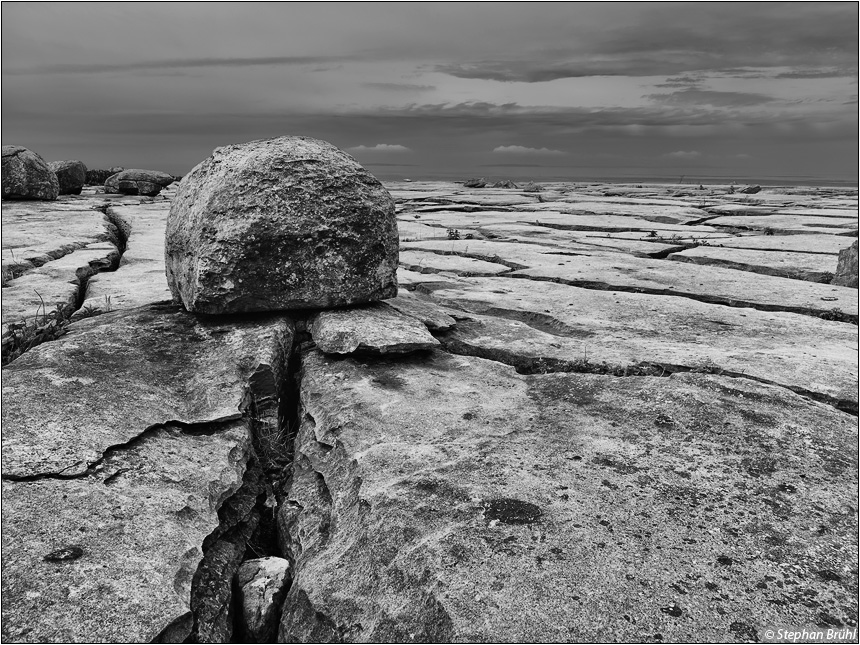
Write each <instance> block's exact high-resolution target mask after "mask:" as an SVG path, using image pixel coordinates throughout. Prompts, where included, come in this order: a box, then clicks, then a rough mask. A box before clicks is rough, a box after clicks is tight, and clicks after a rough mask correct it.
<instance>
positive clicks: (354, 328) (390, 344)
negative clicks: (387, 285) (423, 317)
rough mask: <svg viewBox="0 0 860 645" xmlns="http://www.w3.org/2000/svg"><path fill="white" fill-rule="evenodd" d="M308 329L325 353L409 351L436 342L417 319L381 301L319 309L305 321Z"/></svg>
mask: <svg viewBox="0 0 860 645" xmlns="http://www.w3.org/2000/svg"><path fill="white" fill-rule="evenodd" d="M308 329H309V330H310V332H311V336H312V337H313V339H314V342H315V343H316V344H317V347H319V348H320V350H321V351H323V352H325V353H326V354H352V353H353V352H357V351H358V352H369V353H373V354H409V353H411V352H417V351H423V350H428V349H433V348H434V347H438V345H439V341H437V340H436V339H435V338H433V336H431V335H430V333H429V332H428V331H427V328H426V327H425V325H424V324H423V323H422V322H421V321H420V320H418V319H415V318H413V317H412V316H408V315H405V314H402V313H400V311H398V310H397V309H394V308H393V307H389V306H388V305H387V304H386V303H384V302H380V303H373V304H370V305H365V306H362V307H355V308H352V309H332V310H328V311H320V312H319V313H316V314H314V315H313V316H312V317H311V319H310V320H309V321H308Z"/></svg>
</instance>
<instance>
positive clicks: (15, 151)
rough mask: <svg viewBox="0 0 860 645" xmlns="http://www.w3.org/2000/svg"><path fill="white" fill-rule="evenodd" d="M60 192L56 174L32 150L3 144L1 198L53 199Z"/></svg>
mask: <svg viewBox="0 0 860 645" xmlns="http://www.w3.org/2000/svg"><path fill="white" fill-rule="evenodd" d="M59 194H60V185H59V183H58V182H57V176H56V175H55V174H54V173H53V171H51V169H50V168H49V167H48V164H46V163H45V160H44V159H42V157H40V156H39V155H37V154H36V153H35V152H33V151H32V150H27V148H25V147H23V146H3V199H43V200H46V201H53V200H55V199H57V195H59Z"/></svg>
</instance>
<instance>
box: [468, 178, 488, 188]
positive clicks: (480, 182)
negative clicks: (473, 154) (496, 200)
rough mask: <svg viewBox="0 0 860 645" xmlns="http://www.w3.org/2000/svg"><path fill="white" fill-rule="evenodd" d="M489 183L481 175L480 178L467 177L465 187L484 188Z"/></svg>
mask: <svg viewBox="0 0 860 645" xmlns="http://www.w3.org/2000/svg"><path fill="white" fill-rule="evenodd" d="M486 185H487V180H486V179H484V178H483V177H481V178H480V179H467V180H466V181H464V182H463V188H484V187H485V186H486Z"/></svg>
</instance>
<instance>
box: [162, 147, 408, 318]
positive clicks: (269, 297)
mask: <svg viewBox="0 0 860 645" xmlns="http://www.w3.org/2000/svg"><path fill="white" fill-rule="evenodd" d="M397 263H398V235H397V220H396V218H395V215H394V200H393V199H392V198H391V195H389V193H388V191H387V190H386V189H385V188H384V187H383V186H382V184H381V183H380V182H379V181H378V180H377V179H376V178H375V177H373V176H372V175H371V174H370V173H368V172H367V171H366V170H365V169H364V168H362V167H361V166H360V165H359V164H358V162H356V161H355V159H353V158H352V157H350V156H349V155H347V154H346V153H344V152H343V151H341V150H339V149H338V148H336V147H335V146H333V145H331V144H330V143H326V142H325V141H319V140H317V139H311V138H309V137H279V138H275V139H267V140H261V141H252V142H250V143H245V144H239V145H232V146H225V147H223V148H218V149H216V150H215V151H214V152H213V153H212V156H210V157H209V158H208V159H206V160H205V161H203V162H202V163H200V164H199V165H198V166H197V167H195V168H194V169H193V170H192V171H191V172H190V173H189V174H187V175H186V176H185V177H184V178H183V180H182V183H181V184H180V185H179V188H178V190H177V193H176V197H175V198H174V200H173V204H172V206H171V208H170V214H169V216H168V220H167V234H166V245H165V264H166V269H167V280H168V284H169V285H170V289H171V291H172V293H173V297H174V300H176V301H180V302H182V304H183V305H184V306H185V308H186V309H188V310H189V311H196V312H202V313H209V314H224V313H237V312H251V311H273V310H294V309H310V308H326V307H340V306H345V305H353V304H361V303H366V302H372V301H377V300H383V299H385V298H393V297H394V296H396V295H397V275H396V272H397Z"/></svg>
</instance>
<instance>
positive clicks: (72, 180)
mask: <svg viewBox="0 0 860 645" xmlns="http://www.w3.org/2000/svg"><path fill="white" fill-rule="evenodd" d="M48 167H49V168H50V169H51V170H52V171H53V172H54V174H55V175H57V183H58V184H59V187H60V194H61V195H80V194H81V189H82V188H83V187H84V184H86V183H87V167H86V166H85V165H84V163H83V162H82V161H77V160H75V159H72V160H69V161H52V162H51V163H49V164H48Z"/></svg>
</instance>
